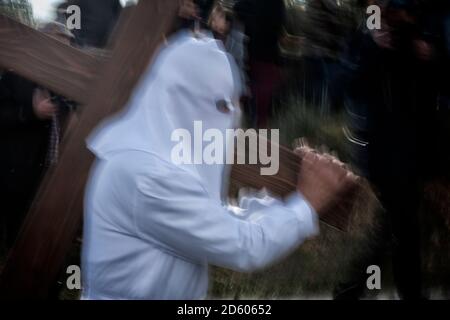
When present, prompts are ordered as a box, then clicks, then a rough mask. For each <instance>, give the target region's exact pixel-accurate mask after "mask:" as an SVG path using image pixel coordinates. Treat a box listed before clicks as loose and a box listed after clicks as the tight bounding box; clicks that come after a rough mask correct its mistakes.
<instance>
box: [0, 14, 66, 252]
mask: <svg viewBox="0 0 450 320" xmlns="http://www.w3.org/2000/svg"><path fill="white" fill-rule="evenodd" d="M41 31H42V32H45V33H47V34H49V35H51V36H52V37H54V38H56V39H58V40H59V41H62V42H65V43H67V44H69V43H70V40H71V39H72V38H73V35H72V34H71V33H70V32H68V30H67V29H66V28H65V26H64V25H63V24H60V23H56V22H52V23H49V24H46V25H44V26H43V27H42V28H41ZM73 108H74V104H73V103H72V102H70V101H68V100H67V99H64V98H62V97H60V96H58V95H56V94H54V93H52V92H50V91H48V90H46V89H44V88H40V87H38V86H37V85H36V84H34V83H32V82H30V81H28V80H26V79H24V78H22V77H20V76H18V75H16V74H14V73H11V72H5V73H4V74H3V75H2V77H1V79H0V132H1V134H0V150H1V152H2V156H1V158H0V201H1V203H2V208H3V209H2V217H1V218H2V220H4V226H3V227H5V229H6V245H7V246H8V247H11V246H12V244H13V242H14V240H15V238H16V236H17V233H18V231H19V228H20V226H21V223H22V221H23V219H24V217H25V214H26V212H27V210H28V208H29V206H30V204H31V201H32V200H33V197H34V194H35V192H36V190H37V187H38V186H39V183H40V181H41V177H42V175H43V173H44V170H45V169H46V168H48V167H49V166H51V165H53V164H55V163H56V161H57V160H58V147H59V142H60V138H61V132H62V130H61V129H62V127H63V126H64V123H65V120H66V119H67V115H68V113H69V112H70V111H72V110H73Z"/></svg>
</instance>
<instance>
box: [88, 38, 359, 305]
mask: <svg viewBox="0 0 450 320" xmlns="http://www.w3.org/2000/svg"><path fill="white" fill-rule="evenodd" d="M239 79H240V77H239V76H238V71H237V67H236V64H235V62H234V60H233V59H232V58H231V57H230V55H229V54H228V53H226V50H225V48H224V46H223V44H222V43H221V42H220V41H217V40H216V39H214V37H213V35H212V33H211V32H209V31H206V30H197V31H196V32H192V31H190V30H182V31H180V32H178V33H177V34H175V35H174V36H173V37H172V38H171V39H170V40H169V41H168V45H167V46H166V47H165V48H163V49H162V50H161V51H160V53H159V54H158V56H157V57H156V60H155V63H154V65H153V66H152V67H151V69H149V70H148V71H147V72H146V73H145V74H144V76H143V78H142V79H141V82H140V84H139V85H138V87H137V88H136V89H135V91H134V93H133V95H132V97H131V98H130V100H129V103H128V108H127V111H125V113H123V114H121V115H119V116H117V117H115V118H113V119H111V120H109V121H107V122H106V123H104V124H103V125H101V126H100V127H98V128H97V129H96V130H95V131H94V133H93V134H92V135H91V136H90V137H89V139H88V148H89V149H90V150H91V151H92V152H93V153H94V154H95V156H96V163H95V164H94V166H93V168H92V171H91V175H90V179H89V182H88V185H87V188H86V193H85V218H84V239H83V250H82V272H83V294H82V298H83V299H202V298H205V297H206V294H207V290H208V265H216V266H221V267H225V268H230V269H233V270H238V271H243V272H248V271H253V270H257V269H261V268H264V267H266V266H268V265H270V264H272V263H274V262H275V261H278V260H279V259H281V258H283V257H284V256H286V255H287V254H289V252H291V251H292V250H294V249H295V248H296V247H298V246H299V245H300V244H301V243H302V242H304V241H305V240H306V239H307V238H309V237H312V236H315V235H317V234H318V232H319V226H318V216H320V214H321V213H322V212H324V210H325V209H328V207H329V206H330V205H331V204H332V203H333V202H334V201H335V200H336V198H337V197H339V196H340V194H341V191H343V190H344V189H346V188H347V187H348V186H349V185H350V184H352V183H353V182H354V180H355V179H356V177H355V176H354V175H353V174H351V173H350V172H349V171H348V170H347V169H346V167H345V166H344V165H343V164H342V163H340V162H339V161H338V160H336V159H335V158H333V157H331V156H327V155H321V154H318V153H316V152H314V151H312V150H310V149H307V148H302V149H299V150H298V152H300V153H301V155H302V159H303V160H302V164H301V170H300V172H299V179H298V188H297V191H296V192H294V193H293V194H291V195H290V196H288V197H287V198H286V199H277V198H274V197H271V196H268V195H267V196H264V197H257V196H251V197H247V198H245V199H241V203H240V206H239V207H238V208H237V207H230V206H229V205H228V204H227V201H226V194H225V193H224V192H223V191H224V190H226V182H227V180H228V174H229V171H228V170H227V167H226V166H225V165H222V164H179V163H174V162H173V161H172V157H171V153H172V149H173V146H174V142H173V139H172V138H173V133H174V131H176V130H177V129H180V128H182V129H185V130H187V131H188V132H189V133H190V134H191V135H192V136H193V135H194V132H193V131H194V122H195V121H202V124H203V127H204V128H205V129H211V130H217V131H220V132H223V133H224V132H225V131H226V130H227V129H231V128H235V127H236V126H237V125H238V124H239V118H240V110H239V105H238V102H237V101H239V97H240V94H241V84H240V80H239ZM222 101H224V102H225V105H226V107H227V110H223V108H219V105H220V106H223V104H222V103H220V102H222ZM227 147H228V146H226V145H224V146H223V148H224V150H225V149H226V148H227ZM192 152H194V153H195V152H198V151H196V150H192ZM200 152H203V150H201V151H200ZM224 154H225V152H224Z"/></svg>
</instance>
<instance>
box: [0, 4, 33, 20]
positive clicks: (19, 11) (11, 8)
mask: <svg viewBox="0 0 450 320" xmlns="http://www.w3.org/2000/svg"><path fill="white" fill-rule="evenodd" d="M0 14H5V15H7V16H9V17H11V18H14V19H16V20H18V21H20V22H22V23H25V24H27V25H29V26H34V24H35V21H34V18H33V9H32V7H31V4H30V2H29V1H28V0H0Z"/></svg>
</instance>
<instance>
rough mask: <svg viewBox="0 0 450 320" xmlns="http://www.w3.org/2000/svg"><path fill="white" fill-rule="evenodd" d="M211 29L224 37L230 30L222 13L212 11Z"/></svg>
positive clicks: (215, 10)
mask: <svg viewBox="0 0 450 320" xmlns="http://www.w3.org/2000/svg"><path fill="white" fill-rule="evenodd" d="M211 29H212V30H213V31H215V32H216V33H218V34H220V35H222V36H223V35H226V34H227V33H228V31H229V29H230V23H229V22H228V21H227V17H226V15H225V13H224V12H223V11H220V10H217V9H214V10H213V12H212V13H211Z"/></svg>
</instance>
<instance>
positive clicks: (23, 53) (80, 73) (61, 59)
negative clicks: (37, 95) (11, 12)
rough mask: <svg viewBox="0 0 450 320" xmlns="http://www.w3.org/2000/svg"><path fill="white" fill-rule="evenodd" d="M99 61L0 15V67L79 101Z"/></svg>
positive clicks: (83, 102)
mask: <svg viewBox="0 0 450 320" xmlns="http://www.w3.org/2000/svg"><path fill="white" fill-rule="evenodd" d="M101 63H102V61H101V60H100V59H99V58H96V57H95V56H93V55H90V54H87V53H85V52H83V51H81V50H78V49H76V48H73V47H71V46H69V45H66V44H64V43H62V42H60V41H58V40H56V39H53V38H51V37H49V36H47V35H45V34H43V33H41V32H39V31H36V30H34V29H33V28H30V27H28V26H26V25H24V24H22V23H20V22H18V21H15V20H13V19H11V18H9V17H6V16H4V15H0V67H1V68H3V69H6V70H11V71H13V72H15V73H17V74H19V75H21V76H23V77H24V78H27V79H29V80H31V81H33V82H35V83H37V84H39V85H41V86H42V87H44V88H48V89H50V90H52V91H53V92H56V93H58V94H60V95H62V96H64V97H67V98H70V99H72V100H74V101H77V102H79V103H81V104H85V103H87V98H88V96H87V95H86V86H87V85H88V84H89V83H92V82H91V81H92V80H93V78H94V76H95V75H96V74H97V73H98V70H99V67H100V65H101Z"/></svg>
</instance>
